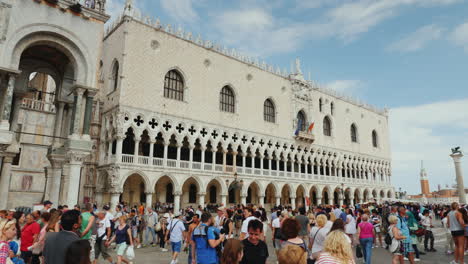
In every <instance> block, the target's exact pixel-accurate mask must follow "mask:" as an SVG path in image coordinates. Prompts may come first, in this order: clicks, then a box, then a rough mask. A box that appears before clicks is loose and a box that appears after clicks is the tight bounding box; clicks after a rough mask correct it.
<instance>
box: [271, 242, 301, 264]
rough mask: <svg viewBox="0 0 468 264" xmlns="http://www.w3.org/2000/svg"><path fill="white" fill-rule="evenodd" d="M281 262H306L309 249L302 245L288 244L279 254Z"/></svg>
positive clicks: (297, 263) (279, 261) (280, 263)
mask: <svg viewBox="0 0 468 264" xmlns="http://www.w3.org/2000/svg"><path fill="white" fill-rule="evenodd" d="M278 263H279V264H291V263H294V264H306V263H307V251H306V250H304V248H302V247H298V246H294V245H287V246H285V247H284V248H283V249H281V250H280V252H279V254H278Z"/></svg>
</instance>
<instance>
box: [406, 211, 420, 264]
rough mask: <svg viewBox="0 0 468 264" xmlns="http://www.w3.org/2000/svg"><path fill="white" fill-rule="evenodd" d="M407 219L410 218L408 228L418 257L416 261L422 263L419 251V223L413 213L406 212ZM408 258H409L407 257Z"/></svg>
mask: <svg viewBox="0 0 468 264" xmlns="http://www.w3.org/2000/svg"><path fill="white" fill-rule="evenodd" d="M406 215H407V218H408V228H409V230H410V236H411V244H412V247H413V249H414V253H415V255H416V258H415V259H414V261H420V258H419V255H420V252H419V249H418V236H416V230H418V229H419V225H418V222H417V220H416V218H415V217H414V214H413V213H412V212H411V211H407V212H406ZM405 257H406V258H408V256H405Z"/></svg>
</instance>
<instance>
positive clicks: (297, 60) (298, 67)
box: [296, 58, 302, 75]
mask: <svg viewBox="0 0 468 264" xmlns="http://www.w3.org/2000/svg"><path fill="white" fill-rule="evenodd" d="M296 74H300V75H302V71H301V60H300V59H299V58H296Z"/></svg>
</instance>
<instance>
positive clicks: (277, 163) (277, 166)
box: [276, 157, 280, 171]
mask: <svg viewBox="0 0 468 264" xmlns="http://www.w3.org/2000/svg"><path fill="white" fill-rule="evenodd" d="M276 170H277V171H280V160H279V157H277V158H276Z"/></svg>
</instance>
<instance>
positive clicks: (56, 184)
mask: <svg viewBox="0 0 468 264" xmlns="http://www.w3.org/2000/svg"><path fill="white" fill-rule="evenodd" d="M62 164H63V163H56V164H52V166H51V167H50V168H48V169H47V173H49V169H50V174H51V180H52V182H51V191H50V193H49V200H50V201H51V202H52V203H54V205H58V204H59V195H60V186H61V184H62V183H61V180H62Z"/></svg>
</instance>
